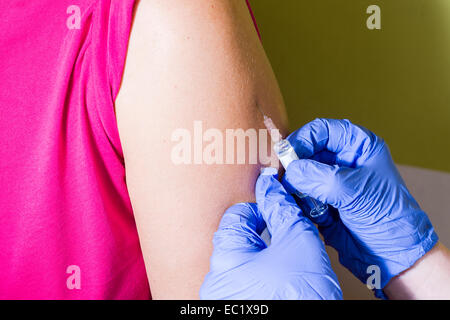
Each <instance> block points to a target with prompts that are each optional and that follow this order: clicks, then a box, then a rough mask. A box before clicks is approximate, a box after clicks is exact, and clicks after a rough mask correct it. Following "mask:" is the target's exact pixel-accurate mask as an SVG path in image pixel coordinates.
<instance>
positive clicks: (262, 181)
mask: <svg viewBox="0 0 450 320" xmlns="http://www.w3.org/2000/svg"><path fill="white" fill-rule="evenodd" d="M255 194H256V202H257V204H258V210H259V212H260V213H261V215H262V216H263V218H264V220H265V221H266V225H267V228H268V229H269V232H270V234H271V235H272V236H274V235H275V234H276V233H277V231H280V230H281V229H285V228H286V227H288V226H289V225H291V224H293V223H295V222H296V221H298V220H299V219H300V218H301V210H300V208H299V207H298V206H297V204H296V202H295V200H294V198H293V197H292V196H291V195H290V194H289V193H288V192H287V191H286V190H285V189H284V187H283V185H282V184H281V183H280V182H279V181H278V180H277V170H276V169H274V168H265V169H264V170H263V171H262V173H261V175H260V176H259V178H258V181H257V182H256V188H255Z"/></svg>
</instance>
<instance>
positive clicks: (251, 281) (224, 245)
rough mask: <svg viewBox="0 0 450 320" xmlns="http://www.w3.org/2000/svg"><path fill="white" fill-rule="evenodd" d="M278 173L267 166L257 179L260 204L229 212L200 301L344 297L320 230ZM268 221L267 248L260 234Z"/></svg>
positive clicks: (257, 195)
mask: <svg viewBox="0 0 450 320" xmlns="http://www.w3.org/2000/svg"><path fill="white" fill-rule="evenodd" d="M276 174H277V171H276V170H275V169H273V168H266V169H265V170H264V171H263V173H262V174H261V176H260V177H259V179H258V181H257V184H256V199H257V205H256V204H253V203H241V204H237V205H234V206H232V207H231V208H230V209H228V210H227V211H226V212H225V215H224V216H223V218H222V221H221V223H220V226H219V230H218V231H217V232H216V233H215V235H214V239H213V243H214V252H213V255H212V257H211V265H210V271H209V273H208V274H207V275H206V278H205V281H204V283H203V285H202V287H201V289H200V298H201V299H214V300H216V299H249V300H258V299H342V292H341V289H340V288H339V284H338V280H337V278H336V275H335V274H334V272H333V270H332V269H331V266H330V261H329V259H328V256H327V253H326V252H325V248H324V245H323V242H322V241H321V240H320V238H319V232H318V231H317V229H316V227H315V226H314V225H313V224H312V223H311V222H310V221H309V220H308V219H306V218H305V217H303V216H302V215H301V212H300V209H299V208H298V207H297V205H296V203H295V201H294V199H293V198H292V196H290V195H289V194H287V192H286V191H285V190H284V188H283V186H282V185H281V183H280V182H279V181H278V180H277V179H276ZM264 220H265V221H264ZM266 224H267V227H268V229H269V232H270V233H271V235H272V240H271V244H270V246H269V247H267V246H266V244H265V243H264V241H263V240H262V239H261V237H260V234H261V232H262V231H263V230H264V229H265V227H266Z"/></svg>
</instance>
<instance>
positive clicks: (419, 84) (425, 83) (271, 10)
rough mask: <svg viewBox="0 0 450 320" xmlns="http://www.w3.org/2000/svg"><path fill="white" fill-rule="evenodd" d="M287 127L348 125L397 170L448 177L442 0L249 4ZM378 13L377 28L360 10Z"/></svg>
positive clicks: (447, 30) (448, 46)
mask: <svg viewBox="0 0 450 320" xmlns="http://www.w3.org/2000/svg"><path fill="white" fill-rule="evenodd" d="M251 3H252V7H253V11H254V14H255V16H256V20H257V22H258V25H259V28H260V31H261V33H262V39H263V43H264V47H265V48H266V51H267V54H268V55H269V58H270V60H271V63H272V65H273V68H274V70H275V73H276V75H277V78H278V80H279V83H280V86H281V90H282V91H283V95H284V98H285V101H286V105H287V109H288V113H289V117H290V125H291V129H292V130H293V129H296V128H297V127H299V126H301V125H302V124H304V123H305V122H308V121H310V120H312V119H314V118H317V117H330V118H348V119H350V120H351V121H353V122H355V123H358V124H361V125H363V126H365V127H367V128H369V129H371V130H372V131H374V132H376V133H377V134H378V135H380V136H382V137H383V138H385V139H386V141H387V142H388V144H389V146H390V148H391V151H392V154H393V157H394V159H395V161H396V162H398V163H401V164H409V165H415V166H420V167H425V168H431V169H437V170H445V171H450V161H449V160H448V159H449V158H450V142H449V141H448V138H449V137H450V90H449V86H450V0H386V1H377V0H371V1H366V0H252V2H251ZM372 4H376V5H379V6H380V8H381V26H382V29H381V30H368V29H367V27H366V20H367V18H368V17H369V15H368V14H366V9H367V7H368V6H369V5H372Z"/></svg>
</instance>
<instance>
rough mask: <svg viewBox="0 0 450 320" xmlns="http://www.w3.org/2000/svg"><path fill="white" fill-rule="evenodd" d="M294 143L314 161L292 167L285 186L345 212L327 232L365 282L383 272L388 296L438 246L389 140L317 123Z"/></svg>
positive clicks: (342, 124) (344, 123)
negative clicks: (403, 275) (398, 280)
mask: <svg viewBox="0 0 450 320" xmlns="http://www.w3.org/2000/svg"><path fill="white" fill-rule="evenodd" d="M288 140H289V142H290V143H291V144H292V146H293V147H294V149H295V150H296V152H297V154H298V155H299V157H300V158H301V159H302V158H303V159H307V160H299V161H294V162H292V163H291V164H290V165H289V167H288V168H287V172H286V175H285V177H284V178H283V184H284V185H285V187H286V188H287V189H288V190H290V189H292V188H295V189H297V190H298V191H300V192H302V193H305V194H307V195H309V196H311V197H313V198H316V199H318V200H320V201H322V202H324V203H327V204H329V205H331V206H333V207H334V208H336V209H338V211H339V213H338V214H336V213H337V212H336V210H335V209H331V211H332V213H333V210H334V213H335V214H336V215H335V217H334V222H332V223H331V224H330V225H328V226H319V230H320V231H321V233H322V234H323V236H324V238H325V242H326V243H327V244H329V245H331V246H332V247H334V248H335V249H336V250H337V251H338V252H339V260H340V262H341V263H342V264H343V265H344V266H345V267H347V268H348V269H349V270H350V271H351V272H352V273H353V274H354V275H355V276H356V277H358V278H359V279H360V280H361V281H362V282H364V283H366V281H367V278H368V277H369V276H370V274H371V273H372V272H368V267H369V266H373V265H375V266H378V267H379V268H380V271H381V279H380V280H381V288H383V287H384V286H385V285H386V284H387V283H388V282H389V281H390V280H391V278H392V277H394V276H396V275H398V274H399V273H401V272H402V271H404V270H406V269H408V268H410V267H411V266H412V265H413V264H414V263H415V262H416V261H417V260H418V259H419V258H421V257H422V256H423V255H424V254H425V253H426V252H428V251H429V250H430V249H431V248H432V247H433V246H434V245H435V244H436V242H437V241H438V237H437V235H436V233H435V232H434V228H433V226H432V225H431V223H430V221H429V219H428V217H427V215H426V214H425V212H423V211H422V210H421V209H420V207H419V205H418V204H417V202H416V201H415V200H414V198H413V197H412V196H411V194H410V193H409V191H408V189H407V188H406V186H405V183H404V182H403V180H402V178H401V176H400V174H399V172H398V171H397V169H396V167H395V165H394V163H393V161H392V158H391V155H390V152H389V149H388V146H387V145H386V144H385V142H384V141H383V140H382V139H381V138H379V137H377V136H376V135H375V134H373V133H372V132H370V131H368V130H366V129H364V128H362V127H359V126H356V125H353V124H352V123H351V122H350V121H348V120H327V119H317V120H315V121H313V122H311V123H309V124H307V125H306V126H304V127H303V128H301V129H299V130H298V131H296V132H294V133H293V134H292V135H290V136H289V138H288ZM332 221H333V220H332ZM378 289H379V288H378ZM376 293H377V294H382V292H380V291H377V292H376Z"/></svg>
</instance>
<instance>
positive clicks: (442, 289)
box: [384, 242, 450, 300]
mask: <svg viewBox="0 0 450 320" xmlns="http://www.w3.org/2000/svg"><path fill="white" fill-rule="evenodd" d="M384 293H385V294H386V295H387V296H388V297H389V298H390V299H401V300H409V299H419V300H424V299H449V298H450V252H449V250H448V249H447V248H446V247H445V246H444V245H443V244H442V243H440V242H438V244H437V245H436V246H435V247H434V248H433V249H432V250H431V251H429V252H428V253H427V254H426V255H425V256H423V257H422V259H420V260H419V261H417V262H416V264H415V265H414V266H412V267H411V268H410V269H408V270H406V271H405V272H403V273H401V274H400V275H398V276H397V277H395V278H393V279H392V280H391V281H390V282H389V283H388V284H387V286H386V288H385V289H384Z"/></svg>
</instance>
